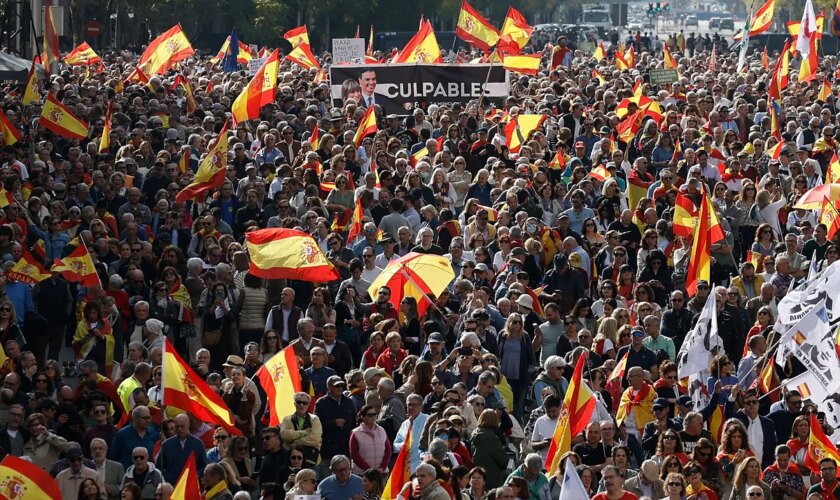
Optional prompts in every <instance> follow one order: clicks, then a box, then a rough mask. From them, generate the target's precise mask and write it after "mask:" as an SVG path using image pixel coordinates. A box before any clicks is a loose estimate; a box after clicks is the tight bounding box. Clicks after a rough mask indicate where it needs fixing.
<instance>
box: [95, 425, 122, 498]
mask: <svg viewBox="0 0 840 500" xmlns="http://www.w3.org/2000/svg"><path fill="white" fill-rule="evenodd" d="M90 455H91V458H93V464H94V465H95V469H94V470H96V474H97V475H98V476H99V482H100V483H102V484H104V485H105V491H106V493H107V494H108V498H109V499H111V500H116V499H118V498H120V483H121V482H122V479H123V476H124V475H125V468H123V466H122V464H121V463H119V462H115V461H113V460H108V459H107V458H106V457H107V455H108V443H106V442H105V440H104V439H102V438H93V439H92V440H91V441H90Z"/></svg>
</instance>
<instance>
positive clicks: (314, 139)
mask: <svg viewBox="0 0 840 500" xmlns="http://www.w3.org/2000/svg"><path fill="white" fill-rule="evenodd" d="M309 144H311V145H312V151H318V148H319V147H320V146H321V129H319V128H318V125H317V124H316V125H315V128H314V129H312V135H310V136H309Z"/></svg>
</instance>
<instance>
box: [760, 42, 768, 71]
mask: <svg viewBox="0 0 840 500" xmlns="http://www.w3.org/2000/svg"><path fill="white" fill-rule="evenodd" d="M761 66H762V67H763V68H764V71H770V57H769V56H768V55H767V46H766V45H765V46H764V50H762V51H761Z"/></svg>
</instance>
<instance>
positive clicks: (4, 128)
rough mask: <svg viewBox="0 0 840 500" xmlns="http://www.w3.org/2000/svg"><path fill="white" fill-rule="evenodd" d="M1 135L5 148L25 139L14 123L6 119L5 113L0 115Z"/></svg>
mask: <svg viewBox="0 0 840 500" xmlns="http://www.w3.org/2000/svg"><path fill="white" fill-rule="evenodd" d="M0 135H2V137H3V145H4V146H11V145H12V144H14V143H16V142H17V141H19V140H21V139H23V134H22V133H21V131H20V130H18V129H17V127H15V126H14V125H12V122H10V121H9V119H8V118H6V114H5V113H0Z"/></svg>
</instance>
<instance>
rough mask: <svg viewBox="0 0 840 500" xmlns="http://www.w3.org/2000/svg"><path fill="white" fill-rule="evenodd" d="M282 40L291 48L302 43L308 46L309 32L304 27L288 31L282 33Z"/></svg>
mask: <svg viewBox="0 0 840 500" xmlns="http://www.w3.org/2000/svg"><path fill="white" fill-rule="evenodd" d="M283 38H285V39H286V41H287V42H289V43H290V44H292V48H295V47H297V46H298V45H300V44H302V43H305V44H306V45H309V31H307V30H306V25H303V26H298V27H297V28H292V29H290V30H289V31H287V32H285V33H283Z"/></svg>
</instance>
